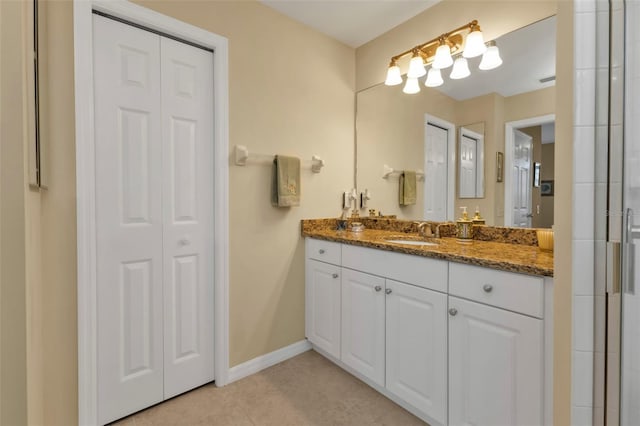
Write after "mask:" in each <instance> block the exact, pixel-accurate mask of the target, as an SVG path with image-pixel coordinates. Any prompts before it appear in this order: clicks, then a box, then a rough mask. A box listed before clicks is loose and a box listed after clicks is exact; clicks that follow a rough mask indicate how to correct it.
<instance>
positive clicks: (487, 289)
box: [482, 284, 493, 293]
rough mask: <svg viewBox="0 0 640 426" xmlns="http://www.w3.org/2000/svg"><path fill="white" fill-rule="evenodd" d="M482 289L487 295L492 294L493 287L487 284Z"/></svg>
mask: <svg viewBox="0 0 640 426" xmlns="http://www.w3.org/2000/svg"><path fill="white" fill-rule="evenodd" d="M482 289H483V290H484V291H485V293H491V292H492V291H493V286H492V285H491V284H485V285H483V286H482Z"/></svg>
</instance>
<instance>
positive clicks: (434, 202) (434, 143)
mask: <svg viewBox="0 0 640 426" xmlns="http://www.w3.org/2000/svg"><path fill="white" fill-rule="evenodd" d="M454 161H455V125H454V124H453V123H449V122H448V121H445V120H441V119H439V118H436V117H433V116H430V115H428V114H427V115H426V117H425V138H424V173H425V181H424V219H425V220H433V221H437V222H444V221H446V220H453V201H454V176H455V162H454Z"/></svg>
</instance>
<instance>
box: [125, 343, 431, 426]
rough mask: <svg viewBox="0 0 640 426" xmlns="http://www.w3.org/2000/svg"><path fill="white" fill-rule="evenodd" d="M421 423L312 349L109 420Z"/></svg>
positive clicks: (232, 425)
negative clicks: (222, 383) (241, 376)
mask: <svg viewBox="0 0 640 426" xmlns="http://www.w3.org/2000/svg"><path fill="white" fill-rule="evenodd" d="M425 424H426V423H424V422H422V421H421V420H420V419H418V418H417V417H415V416H413V415H412V414H410V413H409V412H407V411H406V410H404V409H403V408H401V407H400V406H398V405H396V404H395V403H393V402H392V401H390V400H389V399H387V398H385V397H384V396H382V395H380V394H379V393H378V392H376V391H375V390H373V389H371V388H370V387H369V386H367V385H366V384H364V383H363V382H361V381H360V380H358V379H356V378H355V377H353V376H352V375H350V374H349V373H347V372H345V371H343V370H342V369H340V368H339V367H337V366H336V365H334V364H333V363H331V362H330V361H328V360H326V359H325V358H324V357H322V356H321V355H319V354H317V353H316V352H313V351H309V352H305V353H303V354H301V355H298V356H297V357H295V358H292V359H290V360H287V361H285V362H283V363H281V364H278V365H275V366H273V367H271V368H268V369H266V370H264V371H261V372H260V373H258V374H254V375H253V376H249V377H247V378H245V379H242V380H239V381H237V382H235V383H232V384H230V385H228V386H225V387H223V388H216V387H215V386H213V385H206V386H203V387H201V388H198V389H195V390H193V391H191V392H188V393H186V394H183V395H181V396H178V397H176V398H173V399H171V400H169V401H166V402H164V403H162V404H159V405H156V406H154V407H151V408H148V409H147V410H144V411H141V412H139V413H136V414H134V415H132V416H129V417H127V418H125V419H122V420H120V421H119V422H116V423H114V425H118V426H148V425H185V426H191V425H194V426H195V425H216V426H217V425H220V426H226V425H229V426H245V425H246V426H271V425H273V426H276V425H277V426H288V425H290V426H307V425H308V426H315V425H323V426H324V425H336V426H337V425H354V426H356V425H358V426H359V425H375V426H380V425H388V426H412V425H425Z"/></svg>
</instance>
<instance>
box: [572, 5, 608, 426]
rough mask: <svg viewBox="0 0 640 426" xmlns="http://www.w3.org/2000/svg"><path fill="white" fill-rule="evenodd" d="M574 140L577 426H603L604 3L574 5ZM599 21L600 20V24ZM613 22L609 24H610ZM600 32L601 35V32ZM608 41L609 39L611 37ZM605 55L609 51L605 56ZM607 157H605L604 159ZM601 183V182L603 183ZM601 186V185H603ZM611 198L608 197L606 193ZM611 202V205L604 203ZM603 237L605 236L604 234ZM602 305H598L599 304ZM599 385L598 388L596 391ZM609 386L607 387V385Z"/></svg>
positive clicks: (574, 400) (574, 403) (574, 386)
mask: <svg viewBox="0 0 640 426" xmlns="http://www.w3.org/2000/svg"><path fill="white" fill-rule="evenodd" d="M574 6H575V7H574V67H575V69H574V133H573V134H574V136H573V138H574V139H573V152H574V154H573V155H574V158H573V165H574V168H573V230H572V231H573V265H572V270H573V357H572V360H573V362H572V368H573V371H572V373H573V374H572V381H573V383H572V393H571V396H572V406H573V408H572V424H573V425H579V426H583V425H584V426H587V425H592V424H600V423H601V422H599V421H598V419H596V418H595V417H594V413H595V414H596V415H599V413H601V412H602V410H598V412H597V413H596V412H595V410H594V407H595V406H597V405H598V404H599V403H600V396H599V395H598V396H596V398H594V396H595V394H594V382H595V381H600V380H602V379H603V376H602V375H600V374H594V371H595V370H594V360H595V359H597V360H598V361H599V362H602V361H603V360H604V355H603V353H600V354H599V355H597V356H596V354H597V353H598V352H597V351H596V347H595V345H596V341H597V343H598V345H601V344H602V350H604V345H603V343H602V342H603V337H602V336H598V338H597V339H596V333H595V330H594V324H595V306H596V304H597V303H602V300H603V299H600V297H604V293H603V292H604V287H603V286H602V285H599V286H596V285H595V283H596V276H599V277H601V276H602V274H603V272H602V268H596V267H595V264H596V262H595V260H596V259H597V256H596V255H598V256H600V255H602V253H603V249H604V247H605V246H604V241H598V240H597V238H596V237H601V238H604V235H596V232H595V231H596V226H595V224H596V221H597V220H598V221H602V219H603V218H604V216H603V212H602V211H601V209H599V208H598V206H597V205H596V202H597V203H598V204H601V203H602V201H603V199H602V197H601V196H600V192H598V197H596V189H599V190H601V189H603V188H604V189H606V186H605V187H603V186H602V184H603V183H605V182H606V179H607V174H606V172H600V173H598V174H597V172H596V170H597V169H596V165H595V164H596V161H597V158H602V157H600V156H599V155H598V156H596V154H597V153H599V154H605V156H606V152H607V141H606V137H607V131H606V127H604V126H605V125H606V122H607V121H606V120H607V109H608V105H607V96H606V95H607V90H608V88H607V86H603V85H602V84H600V83H599V82H600V81H602V80H601V79H602V78H603V77H604V81H605V82H606V81H607V78H608V74H607V66H608V43H606V42H604V41H603V40H602V38H601V36H607V34H606V32H604V31H603V30H606V31H607V32H608V26H607V28H606V29H605V28H602V24H603V23H604V21H603V20H601V18H602V17H603V16H608V15H604V7H605V6H606V7H607V8H608V2H605V1H602V0H575V2H574ZM601 9H602V10H601ZM599 18H600V19H599ZM607 23H608V21H607ZM596 29H597V30H598V31H596ZM606 39H607V40H608V36H607V37H606ZM603 50H606V51H603ZM605 158H606V157H605ZM596 178H599V179H598V180H597V179H596ZM598 183H600V185H598ZM605 193H606V192H605ZM605 201H606V200H605ZM599 234H604V232H599ZM596 301H597V302H596ZM598 385H599V384H596V386H595V387H597V386H598ZM602 387H604V386H602Z"/></svg>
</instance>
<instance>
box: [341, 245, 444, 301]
mask: <svg viewBox="0 0 640 426" xmlns="http://www.w3.org/2000/svg"><path fill="white" fill-rule="evenodd" d="M342 266H343V267H345V268H351V269H356V270H358V271H363V272H367V273H369V274H373V275H378V276H381V277H385V278H390V279H392V280H396V281H400V282H404V283H408V284H413V285H417V286H420V287H423V288H428V289H431V290H437V291H441V292H443V293H446V292H447V262H445V261H443V260H436V259H429V258H427V257H422V256H413V255H410V254H403V253H394V252H391V251H386V250H378V249H371V248H367V247H356V246H351V245H348V244H345V245H343V246H342Z"/></svg>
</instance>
